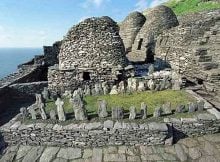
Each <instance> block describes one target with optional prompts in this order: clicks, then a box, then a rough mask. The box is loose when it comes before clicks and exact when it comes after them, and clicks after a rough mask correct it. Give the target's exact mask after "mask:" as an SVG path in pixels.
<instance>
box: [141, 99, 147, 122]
mask: <svg viewBox="0 0 220 162" xmlns="http://www.w3.org/2000/svg"><path fill="white" fill-rule="evenodd" d="M141 118H142V119H146V118H147V105H146V104H145V103H144V102H142V103H141Z"/></svg>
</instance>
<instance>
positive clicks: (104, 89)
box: [102, 82, 109, 95]
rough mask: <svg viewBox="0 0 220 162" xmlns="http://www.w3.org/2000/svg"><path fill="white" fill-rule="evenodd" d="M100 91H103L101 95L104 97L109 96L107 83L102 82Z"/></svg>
mask: <svg viewBox="0 0 220 162" xmlns="http://www.w3.org/2000/svg"><path fill="white" fill-rule="evenodd" d="M102 89H103V94H104V95H107V94H109V86H108V83H107V82H103V83H102Z"/></svg>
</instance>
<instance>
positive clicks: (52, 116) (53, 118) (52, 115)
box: [50, 110, 57, 120]
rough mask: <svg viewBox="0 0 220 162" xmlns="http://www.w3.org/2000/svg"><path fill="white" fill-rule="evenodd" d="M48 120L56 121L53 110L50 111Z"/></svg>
mask: <svg viewBox="0 0 220 162" xmlns="http://www.w3.org/2000/svg"><path fill="white" fill-rule="evenodd" d="M50 119H52V120H57V117H56V111H55V110H51V111H50Z"/></svg>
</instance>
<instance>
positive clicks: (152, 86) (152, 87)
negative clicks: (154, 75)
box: [147, 79, 156, 91]
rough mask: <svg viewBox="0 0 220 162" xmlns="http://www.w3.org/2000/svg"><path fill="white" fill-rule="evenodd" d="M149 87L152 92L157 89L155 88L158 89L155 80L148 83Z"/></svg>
mask: <svg viewBox="0 0 220 162" xmlns="http://www.w3.org/2000/svg"><path fill="white" fill-rule="evenodd" d="M147 86H148V88H149V89H150V90H152V91H153V90H154V89H155V87H156V85H155V82H154V80H153V79H150V80H149V81H148V82H147Z"/></svg>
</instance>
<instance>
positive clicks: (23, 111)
mask: <svg viewBox="0 0 220 162" xmlns="http://www.w3.org/2000/svg"><path fill="white" fill-rule="evenodd" d="M20 113H21V116H22V119H23V120H24V119H25V118H26V117H27V116H28V110H27V108H26V107H22V108H20Z"/></svg>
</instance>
